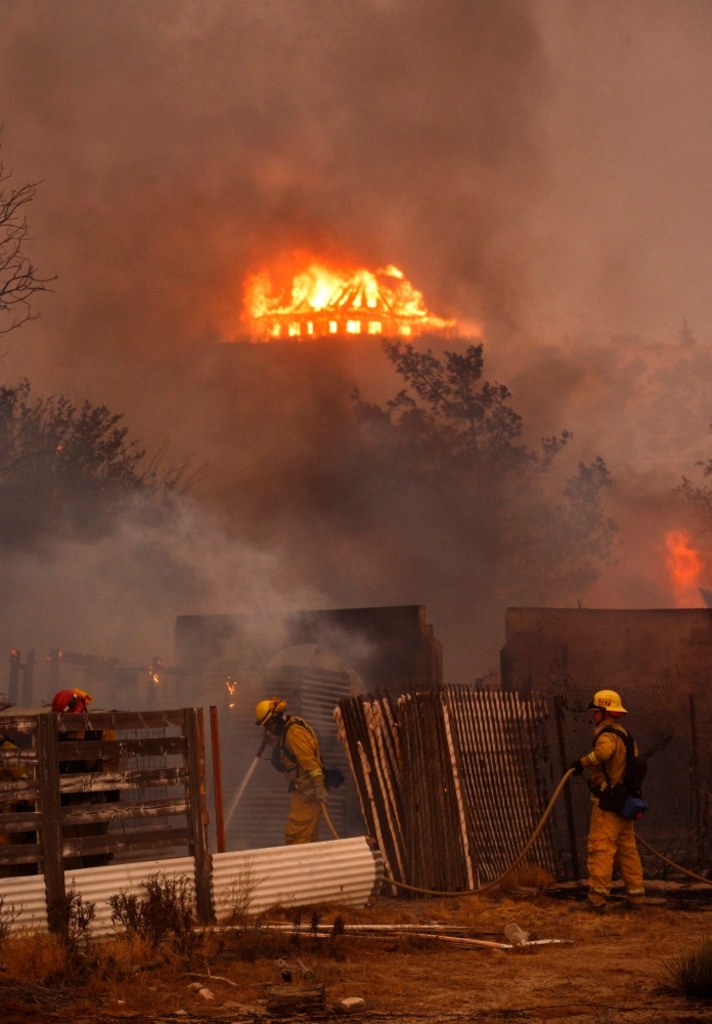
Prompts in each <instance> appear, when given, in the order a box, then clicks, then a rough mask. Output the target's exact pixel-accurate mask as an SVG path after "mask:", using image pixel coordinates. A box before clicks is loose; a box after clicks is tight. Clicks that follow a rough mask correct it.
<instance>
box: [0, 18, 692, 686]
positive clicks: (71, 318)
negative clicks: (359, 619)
mask: <svg viewBox="0 0 712 1024" xmlns="http://www.w3.org/2000/svg"><path fill="white" fill-rule="evenodd" d="M711 43H712V7H710V5H709V4H706V3H704V2H701V0H677V2H676V3H675V4H670V3H668V2H665V0H629V2H627V3H626V4H620V3H615V2H613V0H516V2H514V0H512V2H509V0H477V2H472V0H442V2H438V3H432V2H426V0H348V2H347V0H237V2H229V0H203V2H201V3H200V4H195V3H193V2H190V0H165V2H163V0H154V2H152V3H151V4H145V3H143V2H140V0H119V2H116V3H114V4H111V5H106V4H97V3H95V2H92V0H73V2H72V3H71V4H56V3H51V2H48V0H47V2H46V0H36V2H33V3H29V4H28V3H26V2H21V0H4V3H3V33H2V37H1V38H0V95H2V99H3V103H2V110H1V112H0V121H1V122H2V124H3V125H4V129H3V133H2V138H1V141H2V158H3V161H4V164H5V168H6V170H7V169H11V171H12V181H13V182H14V183H16V184H19V183H21V182H25V181H30V182H37V183H38V190H37V195H36V198H35V199H34V201H33V202H32V204H31V205H30V206H29V208H28V210H27V216H28V220H29V222H30V225H31V229H32V230H31V239H30V241H29V243H28V250H29V251H30V253H31V256H32V259H33V262H34V263H35V264H36V266H37V267H38V269H39V271H40V272H41V273H43V274H46V275H51V274H56V281H54V282H53V284H52V286H51V287H52V291H51V292H48V293H46V294H43V295H40V296H38V297H37V298H36V300H35V302H34V304H33V308H34V312H35V313H38V314H40V315H39V317H38V318H37V319H34V320H32V321H30V322H28V323H26V324H24V325H23V326H22V328H21V329H18V330H15V331H13V332H12V333H10V334H6V335H3V337H2V346H1V347H0V348H1V351H2V371H3V372H2V381H0V383H2V384H5V385H11V384H15V383H17V382H18V381H20V380H21V379H23V378H25V377H27V378H29V379H30V381H31V382H32V387H33V392H34V393H36V394H51V395H56V394H59V393H62V394H65V395H67V396H68V397H69V398H71V399H72V400H73V401H75V402H77V403H81V402H83V401H84V399H88V400H89V401H90V402H92V403H97V404H105V405H107V406H108V407H109V408H110V409H111V410H112V411H113V412H116V413H121V414H122V415H123V417H124V421H125V423H126V425H127V426H128V427H129V429H130V433H131V436H132V437H136V438H138V439H140V441H141V445H142V447H145V448H147V449H148V450H149V451H150V452H157V451H163V450H165V456H164V458H165V460H166V462H171V461H173V462H181V461H182V460H183V459H185V458H187V457H190V459H191V467H193V468H195V469H196V470H199V472H198V473H197V475H196V479H195V481H194V483H193V484H192V486H191V487H190V489H189V490H188V492H187V495H186V496H185V498H184V500H183V501H182V503H181V505H180V514H179V516H178V518H177V519H176V522H175V525H174V528H173V529H172V530H171V531H170V533H167V532H166V531H163V530H161V529H160V527H159V526H158V525H156V524H155V523H154V524H153V525H152V524H151V523H150V522H149V521H147V520H146V519H145V518H144V517H142V516H141V515H139V514H136V515H131V514H129V515H127V516H126V518H125V519H124V520H123V521H122V523H121V524H120V525H119V526H118V527H117V529H116V530H115V531H114V532H112V533H111V534H110V535H106V536H101V537H94V538H92V539H86V538H84V539H79V538H75V539H68V538H66V537H63V538H57V540H56V542H52V540H51V538H45V539H44V540H43V543H42V544H41V545H35V546H32V547H27V546H19V545H12V544H8V543H7V542H4V543H3V562H4V590H5V593H6V595H8V596H7V599H6V602H5V607H4V610H3V612H2V615H1V616H0V637H1V638H2V640H3V642H4V644H5V647H6V649H9V648H10V647H11V646H19V647H22V648H23V649H24V648H26V647H36V648H37V649H38V650H43V649H45V648H47V649H49V648H50V647H53V646H60V647H66V648H72V649H75V650H77V649H78V650H85V651H93V652H95V653H101V654H106V655H115V656H119V657H122V658H126V659H127V660H130V661H132V662H135V661H136V660H137V659H140V658H150V657H151V656H152V655H154V654H156V653H158V654H160V655H162V656H163V657H164V658H165V660H166V661H170V660H171V658H172V632H173V623H174V619H175V616H176V614H199V613H240V612H244V611H252V610H255V609H263V610H274V611H275V612H278V611H279V610H289V609H296V608H326V607H350V606H363V605H388V604H423V605H425V607H426V609H427V614H428V619H429V621H430V622H431V623H432V624H433V626H434V628H435V633H436V635H437V636H438V637H439V638H440V639H441V640H442V642H443V644H444V647H445V664H446V677H448V681H452V682H467V681H470V680H471V679H472V678H474V677H475V676H476V675H479V674H484V673H485V672H487V671H490V670H492V669H496V667H497V655H498V650H499V647H500V646H501V643H502V640H503V614H504V609H505V608H506V607H507V606H508V605H509V604H517V603H522V602H523V601H529V602H531V603H538V604H543V605H546V604H555V603H556V602H557V600H559V599H560V596H559V594H558V593H555V592H553V591H549V592H547V589H546V586H545V585H544V584H542V588H540V589H537V588H536V587H530V588H529V589H528V590H526V589H525V588H522V587H521V586H515V585H514V584H513V583H512V576H511V574H510V573H508V571H507V567H506V566H504V567H503V566H502V565H501V564H500V563H499V561H498V555H497V552H498V540H499V538H498V536H497V534H496V523H494V524H493V518H492V515H491V514H490V512H491V507H490V505H489V502H490V499H491V496H490V495H489V494H485V493H483V494H478V495H476V496H475V497H473V496H472V494H468V501H467V507H466V508H464V507H463V508H462V509H461V508H459V507H458V501H457V494H458V492H457V489H456V487H454V486H453V488H452V490H451V491H448V494H447V495H446V496H443V495H441V494H423V493H422V492H421V491H419V490H416V489H410V487H409V482H408V480H407V479H404V474H403V472H402V467H401V466H400V465H398V464H396V463H395V462H394V464H393V466H392V467H389V466H388V464H387V460H386V456H385V455H384V463H383V465H381V466H380V467H379V471H378V472H376V471H375V470H374V469H373V467H372V465H371V464H370V462H369V460H368V459H367V458H366V457H365V456H364V451H363V450H362V449H361V448H359V447H358V446H357V445H356V444H355V443H354V440H353V436H352V432H351V425H350V424H351V419H350V417H351V414H352V398H351V395H352V390H353V387H354V386H357V387H358V389H359V392H360V394H361V396H362V398H363V399H364V400H365V401H369V402H377V403H379V404H381V405H383V404H384V403H385V402H386V401H387V400H388V399H389V398H391V397H392V396H393V395H395V394H396V393H397V392H398V390H400V388H401V387H402V381H401V380H400V379H399V378H398V376H397V375H396V373H395V371H394V368H393V366H392V364H391V363H390V362H389V361H388V360H387V358H386V357H385V355H384V354H383V352H382V350H381V347H380V344H379V343H378V341H376V340H371V339H369V340H366V339H359V338H348V339H333V340H331V339H329V340H323V341H317V342H304V343H299V342H289V341H283V342H282V341H280V342H271V343H267V344H261V345H253V344H251V343H250V342H249V341H248V340H247V336H246V326H245V324H244V323H243V322H242V321H241V319H240V316H241V307H242V289H243V282H244V280H245V277H246V275H247V274H248V273H249V272H250V271H252V270H254V269H256V268H258V267H260V266H265V265H267V266H269V265H272V264H275V263H277V262H278V261H279V260H280V258H281V257H282V256H283V254H284V253H286V252H290V251H292V250H294V249H304V250H308V251H310V252H313V253H316V254H323V255H324V256H325V257H328V258H330V259H333V260H337V261H338V260H339V259H341V260H346V261H356V262H357V263H358V265H363V266H366V267H373V268H377V267H383V266H385V265H387V264H395V265H397V266H398V267H400V268H402V270H403V271H404V272H405V274H406V275H407V276H408V278H409V279H410V280H411V281H412V282H413V284H414V285H415V287H417V288H418V289H419V290H421V291H422V293H423V295H424V296H425V299H426V302H427V304H428V307H429V308H430V309H431V310H433V311H434V312H436V313H437V314H438V315H439V316H442V317H446V318H455V319H457V321H458V322H459V323H460V325H461V335H462V337H461V339H460V340H459V341H458V340H457V339H447V340H445V339H442V338H431V339H428V340H427V341H422V342H419V343H418V347H420V348H423V347H426V346H431V347H432V348H433V350H434V351H435V352H436V353H442V352H443V351H445V350H447V349H452V348H455V349H457V348H458V346H459V347H465V346H466V345H467V344H469V343H470V342H471V341H472V339H473V338H474V339H475V340H479V338H480V332H481V338H482V342H483V345H484V354H485V367H484V377H485V378H486V379H489V380H496V381H499V382H500V383H503V384H506V385H507V386H508V387H509V389H510V391H511V394H512V405H513V408H514V409H516V411H517V412H518V413H520V414H521V415H522V417H523V420H524V425H525V437H526V440H527V442H528V443H529V444H531V445H532V446H536V445H537V444H538V441H539V439H540V438H541V437H543V436H548V435H551V434H558V433H559V432H560V431H561V430H564V429H567V430H570V431H571V432H572V433H573V438H572V440H571V441H570V442H569V444H568V445H567V447H566V449H565V451H564V452H563V453H562V457H561V461H562V468H561V473H562V474H563V475H564V476H565V474H566V473H567V472H573V471H574V470H575V467H576V465H577V464H578V463H579V462H581V461H583V462H590V460H592V459H595V458H596V457H597V456H601V457H602V458H603V459H604V460H605V463H606V465H607V467H608V469H609V471H610V474H611V482H612V483H611V487H610V488H608V493H607V495H606V501H607V509H608V512H609V514H610V515H611V516H612V518H613V519H615V520H616V523H617V524H618V530H617V533H616V540H615V551H614V559H613V561H611V562H610V563H608V564H606V565H603V566H602V567H601V576H600V578H599V579H598V580H597V581H596V582H595V583H594V584H593V586H591V587H590V588H589V589H587V590H586V592H582V593H580V594H576V595H573V596H572V598H571V600H572V601H573V602H574V603H575V602H576V601H577V600H578V601H580V602H581V603H582V604H588V605H590V606H596V607H641V608H645V607H671V606H675V604H678V603H679V604H691V605H693V606H700V605H701V600H700V598H699V594H698V591H697V589H696V586H694V585H693V586H691V587H690V588H689V590H688V591H687V592H686V593H681V592H679V591H678V592H676V591H675V589H674V588H673V586H672V584H671V580H670V576H669V572H668V569H667V567H666V548H665V541H664V537H665V533H666V532H668V531H670V530H673V529H686V530H687V531H688V532H689V531H692V532H691V533H690V542H691V543H692V544H694V546H695V548H696V549H698V550H699V552H700V557H701V559H702V561H703V564H704V563H705V559H708V558H709V556H710V544H711V541H712V538H711V536H710V532H709V524H707V526H708V528H707V531H706V532H705V531H704V530H702V529H700V528H699V527H698V525H697V521H696V520H695V521H693V520H691V519H690V520H688V519H687V518H686V517H685V513H684V512H682V511H681V510H680V508H679V506H678V505H677V504H676V503H675V502H673V501H672V500H671V495H672V491H673V489H674V488H675V487H676V486H677V485H678V484H679V483H680V480H681V478H682V477H683V476H689V477H696V478H698V479H699V478H700V470H699V468H696V465H695V464H696V462H698V461H699V460H705V461H706V460H707V459H708V458H710V455H711V454H712V452H711V451H710V448H711V445H710V432H709V430H710V422H712V408H711V404H710V400H709V381H710V376H711V373H710V371H711V370H712V305H711V300H710V290H709V284H708V276H709V267H710V264H711V262H712V204H710V201H709V185H708V181H707V178H708V173H709V172H708V168H709V166H710V162H711V158H712V133H710V131H709V127H708V110H709V104H710V99H712V67H711V66H710V61H709V53H710V44H711ZM445 497H446V499H447V500H445ZM705 572H706V570H705V569H703V571H702V572H701V574H700V578H699V579H698V580H697V581H696V583H697V584H699V585H702V586H709V585H710V584H712V573H709V572H707V574H706V575H705Z"/></svg>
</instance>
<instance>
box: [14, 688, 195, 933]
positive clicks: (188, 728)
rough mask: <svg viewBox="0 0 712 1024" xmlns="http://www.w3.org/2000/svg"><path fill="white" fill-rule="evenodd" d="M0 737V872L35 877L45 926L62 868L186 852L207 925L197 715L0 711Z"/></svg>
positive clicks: (58, 897) (57, 906) (54, 921)
mask: <svg viewBox="0 0 712 1024" xmlns="http://www.w3.org/2000/svg"><path fill="white" fill-rule="evenodd" d="M78 729H79V731H78ZM0 733H1V734H2V737H3V742H2V746H1V747H0V780H1V781H0V875H4V876H5V877H7V876H8V875H13V874H15V875H16V874H35V873H41V874H43V875H44V879H45V888H46V895H47V906H48V908H49V920H50V927H54V928H55V929H61V927H62V926H63V925H62V913H61V908H62V906H63V903H64V901H65V898H66V889H65V871H66V870H69V869H70V868H76V867H89V866H95V865H99V864H102V863H103V864H106V863H109V862H110V861H111V860H112V859H118V858H121V859H125V860H140V859H142V857H145V856H146V854H147V853H148V855H149V856H155V854H156V851H157V850H162V851H164V852H167V851H176V852H173V853H171V855H173V856H175V855H177V851H181V853H184V851H185V850H186V849H187V851H188V854H189V855H190V856H192V857H193V859H194V863H195V895H196V911H197V915H198V918H199V919H200V920H201V921H203V922H205V923H208V922H210V921H211V920H212V919H213V908H212V901H211V891H210V869H211V857H210V853H209V846H208V837H207V822H208V815H207V805H206V791H205V741H204V728H203V718H202V711H201V710H199V709H195V708H182V709H179V710H175V711H164V710H162V711H143V712H124V711H111V712H96V713H89V714H86V715H76V714H63V715H62V714H54V713H53V712H44V713H39V714H31V715H30V714H28V715H18V716H13V715H12V714H7V713H6V714H4V715H3V716H2V717H0ZM53 908H54V909H53ZM53 914H54V917H53Z"/></svg>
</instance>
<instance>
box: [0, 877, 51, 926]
mask: <svg viewBox="0 0 712 1024" xmlns="http://www.w3.org/2000/svg"><path fill="white" fill-rule="evenodd" d="M0 892H1V893H2V896H3V897H4V902H3V911H4V912H5V913H6V914H8V913H10V912H14V914H15V919H14V921H12V922H11V923H9V930H10V931H11V932H19V931H23V930H29V931H46V930H47V903H46V899H45V885H44V875H21V876H20V877H19V878H3V879H2V881H1V882H0ZM6 920H8V918H7V917H6Z"/></svg>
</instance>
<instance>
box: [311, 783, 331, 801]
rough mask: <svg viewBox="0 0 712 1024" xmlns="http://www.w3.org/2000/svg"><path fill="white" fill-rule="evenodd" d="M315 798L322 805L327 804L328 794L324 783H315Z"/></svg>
mask: <svg viewBox="0 0 712 1024" xmlns="http://www.w3.org/2000/svg"><path fill="white" fill-rule="evenodd" d="M314 796H315V797H316V798H317V800H318V801H319V803H320V804H325V803H326V798H327V796H328V793H327V791H326V786H325V785H324V783H323V782H315V783H314Z"/></svg>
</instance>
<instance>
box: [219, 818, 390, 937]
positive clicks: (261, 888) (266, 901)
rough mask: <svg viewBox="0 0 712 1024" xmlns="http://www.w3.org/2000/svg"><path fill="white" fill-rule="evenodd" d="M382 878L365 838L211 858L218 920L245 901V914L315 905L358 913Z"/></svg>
mask: <svg viewBox="0 0 712 1024" xmlns="http://www.w3.org/2000/svg"><path fill="white" fill-rule="evenodd" d="M382 878H383V859H382V857H381V855H380V853H379V852H378V851H377V850H374V849H373V848H372V847H371V846H370V844H369V842H368V840H367V839H366V838H365V837H364V836H358V837H356V838H354V839H338V840H336V839H334V840H331V841H329V842H324V843H309V844H307V845H303V846H275V847H270V848H269V849H263V850H241V851H239V852H237V853H218V854H215V855H214V856H213V897H214V902H215V907H216V912H217V915H218V920H221V919H225V918H227V917H229V915H230V912H231V910H232V908H233V907H234V906H235V905H236V903H237V904H240V905H241V904H242V900H243V899H244V898H245V897H249V908H248V909H249V913H259V912H260V911H263V910H266V909H267V908H268V907H274V906H278V905H279V906H300V905H303V904H315V903H323V904H327V903H331V904H336V905H337V906H351V907H362V906H364V905H365V904H366V903H367V902H368V900H369V899H370V897H371V896H372V895H373V894H374V893H376V892H378V890H379V889H380V885H381V880H382Z"/></svg>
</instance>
